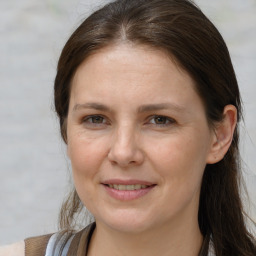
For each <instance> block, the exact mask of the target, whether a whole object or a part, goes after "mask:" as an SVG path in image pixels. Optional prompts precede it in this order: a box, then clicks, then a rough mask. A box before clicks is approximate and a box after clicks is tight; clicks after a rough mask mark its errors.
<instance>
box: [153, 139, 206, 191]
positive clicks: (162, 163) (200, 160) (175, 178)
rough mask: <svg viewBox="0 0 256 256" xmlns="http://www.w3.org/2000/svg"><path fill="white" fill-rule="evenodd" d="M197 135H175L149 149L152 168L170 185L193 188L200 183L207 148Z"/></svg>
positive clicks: (178, 187) (177, 187)
mask: <svg viewBox="0 0 256 256" xmlns="http://www.w3.org/2000/svg"><path fill="white" fill-rule="evenodd" d="M199 137H200V136H197V134H193V136H191V134H188V135H187V134H182V135H180V136H175V138H174V137H173V138H170V139H166V140H163V141H162V143H158V144H157V145H158V146H156V147H154V149H153V150H152V151H151V160H152V163H153V164H154V165H155V166H154V168H155V169H156V170H158V172H159V174H160V175H161V176H162V179H163V181H164V182H167V183H168V184H169V186H170V187H175V189H180V188H183V189H184V188H186V187H187V188H188V189H189V188H191V189H195V187H198V186H199V185H200V183H201V178H202V175H203V171H204V168H205V165H206V152H207V150H206V146H205V145H206V144H205V141H204V143H202V142H201V141H202V140H203V139H199ZM206 141H207V140H206ZM192 187H193V188H192Z"/></svg>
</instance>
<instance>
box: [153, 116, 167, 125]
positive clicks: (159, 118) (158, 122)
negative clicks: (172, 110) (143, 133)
mask: <svg viewBox="0 0 256 256" xmlns="http://www.w3.org/2000/svg"><path fill="white" fill-rule="evenodd" d="M155 122H156V123H157V124H164V123H166V117H161V116H159V117H156V118H155Z"/></svg>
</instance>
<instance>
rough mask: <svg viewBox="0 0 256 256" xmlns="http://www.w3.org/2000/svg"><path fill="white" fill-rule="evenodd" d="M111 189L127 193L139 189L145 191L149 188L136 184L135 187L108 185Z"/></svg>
mask: <svg viewBox="0 0 256 256" xmlns="http://www.w3.org/2000/svg"><path fill="white" fill-rule="evenodd" d="M106 185H107V186H108V187H110V188H114V189H117V190H126V191H133V190H139V189H145V188H147V187H149V186H147V185H141V184H134V185H122V184H106Z"/></svg>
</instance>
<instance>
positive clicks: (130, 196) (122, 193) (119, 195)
mask: <svg viewBox="0 0 256 256" xmlns="http://www.w3.org/2000/svg"><path fill="white" fill-rule="evenodd" d="M101 184H102V185H103V187H104V189H105V191H106V192H107V193H108V195H109V196H111V197H112V198H114V199H116V200H119V201H131V200H135V199H138V198H141V197H143V196H145V195H146V194H148V193H149V192H151V191H152V190H153V189H154V187H155V186H156V184H154V183H151V182H148V181H143V180H120V179H111V180H105V181H104V182H102V183H101ZM108 184H110V185H111V184H119V185H135V184H140V185H146V186H148V187H146V188H141V189H137V190H117V189H114V188H111V187H109V186H107V185H108Z"/></svg>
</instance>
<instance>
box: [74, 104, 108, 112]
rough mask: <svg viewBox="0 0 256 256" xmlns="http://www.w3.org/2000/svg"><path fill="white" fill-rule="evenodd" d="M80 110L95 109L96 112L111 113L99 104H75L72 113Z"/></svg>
mask: <svg viewBox="0 0 256 256" xmlns="http://www.w3.org/2000/svg"><path fill="white" fill-rule="evenodd" d="M80 109H96V110H100V111H105V112H107V111H108V112H111V109H110V108H109V107H107V106H105V105H103V104H100V103H94V102H91V103H85V104H76V105H75V106H74V107H73V112H75V111H77V110H80Z"/></svg>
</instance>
